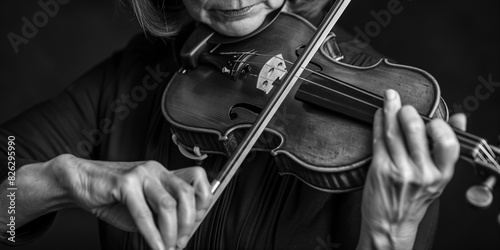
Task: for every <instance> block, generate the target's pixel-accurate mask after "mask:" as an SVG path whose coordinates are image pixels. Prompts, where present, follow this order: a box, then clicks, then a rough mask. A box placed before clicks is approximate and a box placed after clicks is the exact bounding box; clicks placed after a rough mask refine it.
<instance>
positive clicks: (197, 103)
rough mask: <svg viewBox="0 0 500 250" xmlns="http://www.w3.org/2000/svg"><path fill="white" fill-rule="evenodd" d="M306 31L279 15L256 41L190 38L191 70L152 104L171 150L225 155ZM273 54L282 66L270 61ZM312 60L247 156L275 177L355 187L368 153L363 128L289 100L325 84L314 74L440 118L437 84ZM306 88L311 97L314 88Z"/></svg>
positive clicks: (390, 67)
mask: <svg viewBox="0 0 500 250" xmlns="http://www.w3.org/2000/svg"><path fill="white" fill-rule="evenodd" d="M291 30H293V32H291ZM314 32H315V29H314V27H313V26H312V25H310V24H309V23H307V22H306V21H305V20H303V19H302V18H300V17H297V16H295V15H291V14H286V13H282V14H280V15H279V16H278V17H277V19H276V20H275V21H274V22H272V24H271V25H270V26H269V27H267V28H266V29H264V30H262V31H261V32H259V34H257V35H255V36H252V37H250V38H246V39H244V40H241V41H233V40H231V39H228V40H229V41H227V40H226V41H222V42H221V41H218V40H221V39H213V38H209V35H208V33H207V32H200V33H198V34H196V35H194V36H198V37H194V38H193V37H191V38H190V40H193V39H195V40H197V41H202V43H203V44H202V46H194V47H197V48H202V50H203V51H202V52H196V53H195V54H196V56H195V58H194V59H193V60H194V61H196V62H195V63H194V64H196V68H194V69H187V68H183V69H181V70H180V71H179V72H177V73H176V74H175V75H174V77H173V78H172V80H171V82H170V83H169V85H168V87H167V88H166V90H165V93H164V97H163V104H162V105H163V107H162V108H163V112H164V116H165V117H166V119H167V120H168V122H169V123H170V125H171V128H172V133H173V134H174V135H175V136H176V139H177V142H178V144H179V145H181V146H182V147H184V148H185V149H188V150H192V149H193V148H195V147H197V148H198V149H199V150H200V151H201V152H202V153H206V154H223V155H226V156H230V155H231V154H232V152H233V151H234V150H235V148H236V146H237V145H238V144H239V141H240V140H241V139H242V138H243V137H244V136H245V133H246V131H247V130H248V128H249V127H250V126H251V125H252V123H253V121H254V120H255V119H256V118H257V116H258V114H259V111H260V110H262V108H263V107H264V106H265V105H266V104H267V102H268V100H269V98H270V97H271V96H272V94H273V91H274V90H276V89H277V88H276V87H271V86H272V85H274V86H277V85H279V84H280V80H279V78H280V76H281V75H282V74H281V73H280V72H278V73H277V72H276V71H277V70H278V69H279V67H290V65H291V64H292V63H293V62H294V61H295V60H296V58H297V55H298V54H300V51H301V48H302V47H303V46H304V45H306V44H307V43H308V41H309V39H310V37H311V36H312V35H313V34H314ZM195 33H196V32H195ZM200 34H204V35H202V36H201V37H200ZM205 36H206V37H208V38H204V37H205ZM241 52H244V53H241ZM276 55H280V56H278V57H275V58H281V57H282V58H283V59H276V60H274V59H272V56H276ZM190 60H191V59H190ZM273 62H275V63H277V64H280V63H281V64H282V63H284V64H285V66H283V65H279V66H276V67H275V68H273V67H272V66H269V64H273ZM312 62H313V63H311V64H310V65H309V66H308V69H307V70H305V71H304V73H303V74H302V76H301V77H302V78H301V79H299V80H298V82H297V84H296V85H295V87H294V88H293V90H292V91H291V94H290V95H288V96H287V97H286V100H285V101H284V103H283V104H282V105H281V106H280V108H279V110H278V111H277V115H276V116H275V117H273V118H272V120H271V121H270V123H269V125H268V127H267V128H266V130H265V132H264V133H263V134H262V136H261V137H260V138H259V140H258V141H257V143H256V144H255V147H254V149H253V150H257V151H268V152H270V153H271V154H272V155H273V156H275V159H276V161H277V166H278V167H279V170H280V171H279V172H280V173H282V174H292V175H295V176H297V177H298V178H299V179H301V180H303V181H304V182H306V183H307V184H308V185H310V186H312V187H314V188H316V189H319V190H324V191H327V192H346V191H351V190H355V189H359V188H361V187H362V186H363V184H364V181H365V176H366V172H367V168H368V165H369V162H370V159H371V155H372V148H371V147H372V127H371V126H370V125H369V124H366V123H364V122H361V121H359V120H356V119H352V118H351V117H348V116H346V115H343V114H339V113H336V112H332V111H330V110H327V109H325V108H323V107H319V106H317V105H314V104H311V103H307V102H303V101H300V100H297V98H296V94H297V92H300V89H301V86H303V87H304V86H306V85H310V84H311V82H315V83H320V85H318V86H321V85H328V84H330V83H329V80H328V79H329V78H325V77H322V76H323V75H327V76H331V77H334V78H335V79H338V80H339V81H342V82H347V83H349V84H351V85H353V86H355V87H358V88H360V89H364V90H367V91H369V92H372V93H374V94H378V95H382V94H383V92H384V91H385V90H386V89H388V88H392V89H395V90H397V91H398V92H399V94H400V95H401V99H402V101H403V104H410V105H413V106H414V107H415V108H416V109H417V110H418V111H419V113H420V114H422V115H425V116H427V117H434V116H444V117H445V118H446V117H447V110H446V107H445V106H440V104H441V102H440V90H439V86H438V85H437V82H436V81H435V80H434V78H433V77H432V76H431V75H429V74H428V73H426V72H424V71H422V70H420V69H417V68H414V67H409V66H403V65H397V64H392V63H389V62H388V61H386V60H381V61H379V62H378V63H377V64H375V65H373V66H370V67H356V66H352V65H348V64H344V63H342V62H338V61H336V60H333V59H332V58H331V56H329V55H327V54H326V53H325V52H324V51H322V50H320V52H318V53H317V54H316V55H315V56H314V58H313V60H312ZM269 67H271V68H269ZM283 70H286V69H283ZM317 72H320V73H321V74H320V75H317V74H315V73H317ZM283 73H284V71H283ZM266 77H269V79H267V78H266ZM259 82H260V83H259ZM259 84H260V87H261V88H260V89H259V88H258V86H259ZM262 88H263V89H264V90H263V89H262ZM304 91H305V90H304ZM315 91H318V92H321V87H318V88H316V90H315ZM333 109H335V108H333Z"/></svg>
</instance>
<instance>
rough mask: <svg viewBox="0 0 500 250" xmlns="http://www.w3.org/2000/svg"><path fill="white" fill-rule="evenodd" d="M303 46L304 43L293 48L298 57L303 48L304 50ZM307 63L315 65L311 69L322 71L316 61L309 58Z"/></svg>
mask: <svg viewBox="0 0 500 250" xmlns="http://www.w3.org/2000/svg"><path fill="white" fill-rule="evenodd" d="M305 47H306V46H305V45H300V46H299V47H297V48H296V49H295V55H296V56H297V57H299V56H300V54H302V52H303V50H304V48H305ZM309 65H314V66H316V67H317V69H311V70H312V71H323V67H321V65H320V64H319V63H316V62H314V61H312V60H311V61H310V62H309Z"/></svg>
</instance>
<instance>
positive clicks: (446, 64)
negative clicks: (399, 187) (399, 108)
mask: <svg viewBox="0 0 500 250" xmlns="http://www.w3.org/2000/svg"><path fill="white" fill-rule="evenodd" d="M393 2H398V3H399V4H400V6H401V8H402V11H401V12H400V13H398V14H393V15H391V20H390V22H388V23H387V24H386V25H384V26H385V27H382V26H381V29H380V30H379V31H377V32H374V31H375V30H372V37H370V40H371V41H370V45H372V46H374V47H375V48H377V49H378V50H379V51H381V52H382V53H384V54H386V55H387V56H388V57H391V58H394V59H395V60H397V61H398V62H399V63H402V64H407V65H412V66H415V67H419V68H422V69H424V70H426V71H428V72H429V73H431V74H432V75H433V76H434V77H435V78H436V79H437V80H438V82H439V83H440V86H441V90H442V96H443V98H444V99H445V100H446V101H447V103H448V106H449V107H450V111H451V112H454V111H456V110H455V109H454V106H455V105H459V104H461V105H464V106H465V108H464V111H467V113H468V115H469V122H468V131H470V132H472V133H474V134H477V135H479V136H481V137H483V138H485V139H487V140H488V141H490V142H491V143H495V144H496V143H497V137H498V134H499V132H500V124H499V123H500V111H499V110H498V107H500V105H499V104H500V93H499V92H500V91H495V90H497V88H498V87H496V88H495V89H493V91H494V92H492V93H490V96H489V97H488V98H485V99H484V100H479V101H478V102H476V103H474V102H473V100H477V99H475V89H476V87H477V86H478V85H479V84H480V81H479V80H478V77H483V78H485V79H488V77H491V78H492V79H493V81H498V82H500V51H499V47H498V45H499V44H500V36H499V35H500V22H499V21H500V20H499V19H500V18H499V14H500V1H497V0H490V1H451V0H441V1H437V0H434V1H430V0H425V1H424V0H413V1H410V0H399V1H396V0H393ZM387 3H388V1H386V0H384V1H382V0H377V1H374V0H371V1H369V0H365V1H360V0H357V1H353V2H352V3H351V4H350V6H349V7H348V9H347V10H346V12H345V13H344V15H343V17H342V18H341V20H340V25H342V26H343V27H344V28H345V29H347V30H348V31H350V32H352V33H355V27H358V28H359V29H361V30H363V31H364V30H365V28H366V25H367V24H369V23H370V22H371V24H373V21H376V19H375V17H374V16H373V15H372V14H370V13H371V11H374V12H375V13H379V12H380V11H381V10H387V9H388V7H387ZM41 10H42V8H41V7H40V6H39V5H38V4H37V1H14V0H7V1H5V0H4V1H1V2H0V25H1V26H0V35H2V39H0V65H1V67H0V107H1V108H0V123H1V122H3V121H6V120H8V119H10V118H12V117H13V116H15V115H16V114H18V113H20V112H21V111H23V110H25V109H27V108H29V107H31V106H33V105H35V104H36V103H39V102H41V101H43V100H46V99H47V98H50V97H53V96H55V95H56V94H57V93H58V92H59V91H61V90H62V89H63V88H64V87H65V86H67V85H68V84H70V83H71V82H72V81H73V80H74V79H75V78H76V77H78V76H79V75H81V74H83V73H84V72H85V71H87V70H89V69H90V68H91V67H92V66H93V65H96V64H97V63H98V62H100V61H102V60H103V59H105V58H107V57H109V56H110V55H111V53H112V52H113V51H115V50H118V49H120V48H123V46H125V44H126V43H127V41H128V40H129V39H130V37H131V36H132V35H133V34H136V33H138V32H140V29H139V28H138V26H137V24H136V22H135V20H133V18H132V16H131V15H130V13H128V12H127V11H126V10H124V8H123V6H121V5H120V4H119V3H118V1H113V0H108V1H102V0H101V1H98V0H86V1H76V0H73V1H70V2H69V3H67V4H65V5H60V9H59V11H58V13H57V14H56V15H54V17H50V18H49V20H48V23H47V24H46V25H45V26H43V27H41V28H39V30H38V34H37V35H36V36H35V37H33V38H31V39H29V43H28V44H21V45H20V46H19V52H18V53H15V52H14V49H13V47H12V46H11V44H10V43H9V40H8V39H7V34H8V33H9V32H13V33H16V34H18V35H21V27H22V24H23V23H22V21H21V18H22V17H26V18H28V19H30V20H32V17H33V16H34V14H35V13H37V12H39V11H41ZM375 33H376V34H375ZM474 105H475V106H474ZM478 182H479V179H478V178H477V177H476V176H475V174H474V171H473V169H472V167H471V166H470V165H469V164H467V163H465V162H462V161H461V162H459V164H458V165H457V168H456V171H455V177H454V179H453V180H452V182H451V183H450V184H449V185H448V187H447V189H446V190H445V192H444V194H443V196H442V199H441V214H440V223H439V228H438V233H437V235H436V239H435V245H434V249H500V237H499V235H500V225H499V222H498V213H499V212H500V202H499V201H498V199H495V200H494V203H493V205H492V206H491V207H490V208H488V209H486V210H477V209H473V208H471V207H470V206H469V205H468V204H467V202H466V201H465V198H464V194H465V190H466V189H467V188H468V187H469V186H470V185H472V184H475V183H478ZM495 191H496V192H497V193H498V188H497V189H496V190H495ZM2 247H3V246H2ZM98 248H99V246H98V234H97V230H96V219H95V218H94V217H93V216H92V215H90V214H88V213H86V212H83V211H80V210H64V211H61V212H60V213H59V215H58V217H57V219H56V222H55V224H54V225H53V226H52V228H51V230H50V231H49V232H48V233H47V234H46V235H45V236H44V237H43V238H41V239H40V240H39V241H37V242H35V243H33V244H32V245H29V246H27V247H25V248H21V249H98Z"/></svg>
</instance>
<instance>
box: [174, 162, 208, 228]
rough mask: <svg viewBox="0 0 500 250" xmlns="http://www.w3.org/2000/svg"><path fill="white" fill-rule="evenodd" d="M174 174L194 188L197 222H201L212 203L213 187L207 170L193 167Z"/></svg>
mask: <svg viewBox="0 0 500 250" xmlns="http://www.w3.org/2000/svg"><path fill="white" fill-rule="evenodd" d="M174 174H175V175H176V176H178V177H179V178H181V179H183V180H184V181H186V182H187V183H189V184H191V186H193V187H194V190H195V194H196V220H201V219H202V218H203V216H204V215H205V212H206V211H207V209H208V208H209V206H210V204H211V202H212V197H213V195H212V192H211V189H212V187H211V185H210V182H209V181H208V178H207V174H206V172H205V170H204V169H203V168H201V167H191V168H186V169H179V170H176V171H174Z"/></svg>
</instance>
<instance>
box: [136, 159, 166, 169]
mask: <svg viewBox="0 0 500 250" xmlns="http://www.w3.org/2000/svg"><path fill="white" fill-rule="evenodd" d="M141 165H144V166H145V167H146V168H156V167H162V168H163V165H161V163H159V162H157V161H154V160H149V161H146V162H144V164H141Z"/></svg>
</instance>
